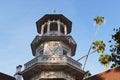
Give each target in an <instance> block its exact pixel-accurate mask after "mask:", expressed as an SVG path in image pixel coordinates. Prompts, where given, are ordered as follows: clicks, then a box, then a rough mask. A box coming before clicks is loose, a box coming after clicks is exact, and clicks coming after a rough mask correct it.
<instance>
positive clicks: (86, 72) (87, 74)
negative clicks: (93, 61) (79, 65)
mask: <svg viewBox="0 0 120 80" xmlns="http://www.w3.org/2000/svg"><path fill="white" fill-rule="evenodd" d="M91 75H92V74H91V73H90V71H89V70H87V71H85V74H84V79H85V78H88V77H90V76H91Z"/></svg>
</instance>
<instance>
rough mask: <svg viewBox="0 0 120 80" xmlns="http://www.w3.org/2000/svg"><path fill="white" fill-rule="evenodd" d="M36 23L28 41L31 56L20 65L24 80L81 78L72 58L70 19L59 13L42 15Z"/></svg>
mask: <svg viewBox="0 0 120 80" xmlns="http://www.w3.org/2000/svg"><path fill="white" fill-rule="evenodd" d="M36 26H37V32H38V35H37V36H36V37H35V38H34V40H33V41H32V43H31V49H32V54H33V56H35V58H34V59H32V60H31V61H29V62H27V63H26V64H24V67H25V69H24V71H22V75H23V78H24V80H82V78H83V75H84V71H83V70H82V69H81V67H82V65H81V63H79V62H77V61H76V60H74V59H72V56H74V55H75V51H76V42H75V41H74V39H73V38H72V36H71V35H70V33H71V27H72V22H71V21H70V20H68V19H67V18H66V17H65V16H63V15H62V14H46V15H44V16H43V17H42V18H41V19H39V20H38V21H37V22H36Z"/></svg>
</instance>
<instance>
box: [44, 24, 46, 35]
mask: <svg viewBox="0 0 120 80" xmlns="http://www.w3.org/2000/svg"><path fill="white" fill-rule="evenodd" d="M46 32H47V24H45V26H44V34H45V33H46Z"/></svg>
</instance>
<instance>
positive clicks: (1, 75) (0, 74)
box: [0, 72, 16, 80]
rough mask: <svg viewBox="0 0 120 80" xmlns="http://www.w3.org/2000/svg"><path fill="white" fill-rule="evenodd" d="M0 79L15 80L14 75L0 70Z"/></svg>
mask: <svg viewBox="0 0 120 80" xmlns="http://www.w3.org/2000/svg"><path fill="white" fill-rule="evenodd" d="M0 80H16V79H15V78H14V77H12V76H9V75H7V74H4V73H1V72H0Z"/></svg>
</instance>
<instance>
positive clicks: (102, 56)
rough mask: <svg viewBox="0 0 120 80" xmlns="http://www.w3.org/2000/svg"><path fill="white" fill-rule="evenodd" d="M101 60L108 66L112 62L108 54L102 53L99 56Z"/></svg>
mask: <svg viewBox="0 0 120 80" xmlns="http://www.w3.org/2000/svg"><path fill="white" fill-rule="evenodd" d="M99 62H100V63H101V64H103V65H104V67H105V68H106V67H108V65H109V63H110V62H111V57H110V56H109V55H107V54H104V53H102V54H101V55H100V57H99Z"/></svg>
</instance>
